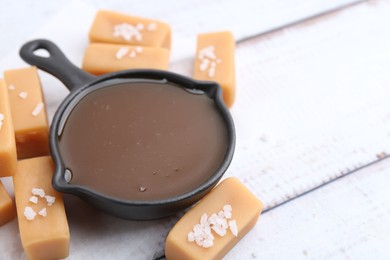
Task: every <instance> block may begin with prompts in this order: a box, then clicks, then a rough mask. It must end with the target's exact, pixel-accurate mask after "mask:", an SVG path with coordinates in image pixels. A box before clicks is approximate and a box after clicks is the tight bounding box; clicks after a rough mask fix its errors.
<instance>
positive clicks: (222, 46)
mask: <svg viewBox="0 0 390 260" xmlns="http://www.w3.org/2000/svg"><path fill="white" fill-rule="evenodd" d="M235 45H236V44H235V41H234V37H233V35H232V33H231V32H228V31H226V32H215V33H205V34H199V35H198V40H197V50H196V57H195V64H194V73H193V77H194V78H195V79H198V80H212V81H216V82H218V83H219V84H220V85H221V87H222V93H223V99H224V101H225V104H226V105H227V106H228V107H231V106H232V105H233V103H234V98H235V92H236V75H235V73H236V72H235V63H234V49H235Z"/></svg>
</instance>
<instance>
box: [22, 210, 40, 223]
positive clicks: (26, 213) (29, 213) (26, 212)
mask: <svg viewBox="0 0 390 260" xmlns="http://www.w3.org/2000/svg"><path fill="white" fill-rule="evenodd" d="M36 215H37V213H35V211H34V210H33V209H32V208H31V207H25V208H24V216H25V217H26V219H27V220H30V221H31V220H33V219H34V218H35V216H36Z"/></svg>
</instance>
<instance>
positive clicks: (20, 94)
mask: <svg viewBox="0 0 390 260" xmlns="http://www.w3.org/2000/svg"><path fill="white" fill-rule="evenodd" d="M27 96H28V93H27V92H24V91H22V92H20V93H19V97H20V98H22V99H26V98H27Z"/></svg>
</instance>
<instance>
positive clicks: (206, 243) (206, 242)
mask: <svg viewBox="0 0 390 260" xmlns="http://www.w3.org/2000/svg"><path fill="white" fill-rule="evenodd" d="M213 245H214V242H213V240H212V239H205V240H204V241H203V247H204V248H209V247H212V246H213Z"/></svg>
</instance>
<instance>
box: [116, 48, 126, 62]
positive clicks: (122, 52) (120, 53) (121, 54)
mask: <svg viewBox="0 0 390 260" xmlns="http://www.w3.org/2000/svg"><path fill="white" fill-rule="evenodd" d="M128 51H129V47H120V48H119V50H118V51H117V52H116V54H115V57H116V58H117V59H118V60H120V59H122V58H123V57H124V56H125V55H126V54H127V53H128Z"/></svg>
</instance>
